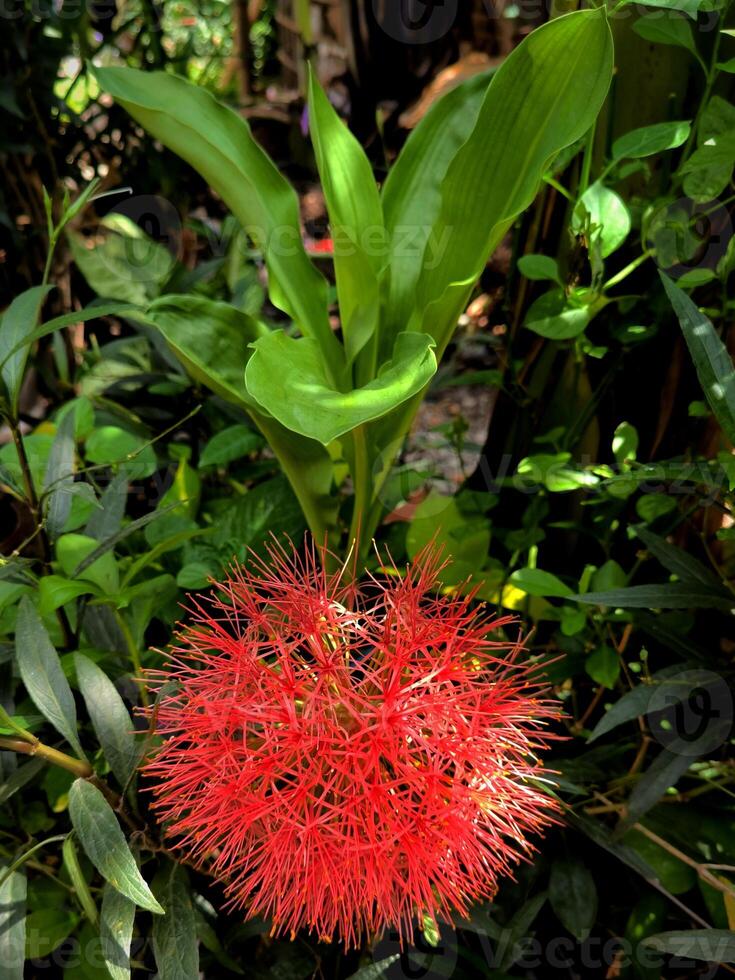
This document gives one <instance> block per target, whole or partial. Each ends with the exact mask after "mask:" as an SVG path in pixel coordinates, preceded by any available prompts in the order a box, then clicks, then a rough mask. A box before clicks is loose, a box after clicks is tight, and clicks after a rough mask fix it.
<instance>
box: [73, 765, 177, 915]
mask: <svg viewBox="0 0 735 980" xmlns="http://www.w3.org/2000/svg"><path fill="white" fill-rule="evenodd" d="M69 815H70V816H71V822H72V825H73V827H74V830H75V831H76V832H77V836H78V837H79V843H80V844H81V845H82V847H83V848H84V850H85V852H86V854H87V857H88V858H89V860H90V861H91V862H92V864H93V865H94V866H95V868H97V870H98V871H99V873H100V874H101V875H102V877H103V878H105V880H106V881H109V883H110V884H111V885H112V886H113V887H114V888H117V890H118V891H119V892H121V893H122V894H123V895H126V896H127V897H128V898H129V899H130V900H131V901H132V902H135V904H136V905H139V906H140V907H141V908H143V909H147V910H148V911H149V912H157V913H158V914H159V915H162V914H163V909H162V908H161V906H160V905H159V904H158V902H157V901H156V899H155V897H154V895H153V892H152V891H151V890H150V888H149V887H148V885H147V884H146V881H145V879H144V878H143V876H142V875H141V873H140V871H139V870H138V865H137V864H136V863H135V858H134V857H133V855H132V853H131V851H130V848H129V847H128V844H127V841H126V840H125V835H124V834H123V832H122V830H121V829H120V824H119V823H118V822H117V817H116V816H115V814H114V813H113V811H112V809H111V807H110V804H109V803H108V802H107V800H106V799H105V798H104V796H103V795H102V793H101V792H100V791H99V790H98V789H97V788H96V787H95V786H93V785H92V784H91V783H89V782H87V781H86V780H85V779H77V780H75V782H73V783H72V786H71V789H70V790H69Z"/></svg>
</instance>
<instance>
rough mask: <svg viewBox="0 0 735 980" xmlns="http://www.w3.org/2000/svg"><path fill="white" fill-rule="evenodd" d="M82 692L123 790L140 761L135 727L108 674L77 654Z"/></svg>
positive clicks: (76, 664) (75, 658)
mask: <svg viewBox="0 0 735 980" xmlns="http://www.w3.org/2000/svg"><path fill="white" fill-rule="evenodd" d="M74 666H75V668H76V672H77V681H78V683H79V690H80V691H81V692H82V697H83V698H84V703H85V704H86V705H87V711H88V712H89V717H90V718H91V720H92V726H93V728H94V730H95V733H96V735H97V738H98V739H99V741H100V745H101V746H102V751H103V752H104V753H105V758H106V759H107V761H108V763H109V765H110V769H112V771H113V773H114V774H115V778H116V779H117V781H118V783H119V784H120V786H122V787H123V788H124V787H126V786H127V785H128V783H129V781H130V780H131V779H132V777H133V775H134V773H135V769H136V767H137V765H138V761H139V759H140V751H139V748H138V744H137V742H136V740H135V735H134V734H133V732H134V726H133V722H132V719H131V718H130V715H129V714H128V710H127V708H126V707H125V704H124V703H123V699H122V698H121V697H120V695H119V694H118V691H117V688H116V687H115V685H114V684H113V683H112V681H111V680H110V678H109V677H108V676H107V674H106V673H105V672H104V671H103V670H101V669H100V668H99V667H98V666H97V664H95V663H93V662H92V661H91V660H90V659H89V657H85V656H84V654H83V653H79V652H77V653H75V654H74Z"/></svg>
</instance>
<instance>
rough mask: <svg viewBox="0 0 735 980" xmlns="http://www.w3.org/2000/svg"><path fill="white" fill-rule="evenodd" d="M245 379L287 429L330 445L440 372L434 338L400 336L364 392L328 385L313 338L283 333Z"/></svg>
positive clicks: (262, 343)
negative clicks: (339, 388) (376, 375)
mask: <svg viewBox="0 0 735 980" xmlns="http://www.w3.org/2000/svg"><path fill="white" fill-rule="evenodd" d="M253 346H254V348H255V353H254V354H253V356H252V358H251V359H250V361H249V362H248V366H247V368H246V371H245V381H246V384H247V387H248V391H249V393H250V395H251V396H252V397H253V398H254V399H255V400H256V401H257V402H259V403H260V404H261V405H262V406H263V408H265V409H266V410H267V411H268V412H270V413H271V414H272V415H274V416H275V417H276V418H277V419H278V421H279V422H281V423H282V424H283V425H284V426H286V428H288V429H292V430H293V431H294V432H299V433H301V434H302V435H305V436H308V437H309V438H311V439H318V440H319V442H321V443H323V444H324V445H325V446H326V445H328V444H329V443H330V442H332V440H334V439H337V438H338V437H339V436H341V435H344V434H345V433H347V432H350V431H352V429H354V428H356V427H357V426H358V425H362V424H363V423H365V422H369V421H371V420H372V419H376V418H380V417H381V416H383V415H386V414H387V413H388V412H389V411H391V410H392V409H394V408H395V407H396V406H397V405H400V404H401V403H402V402H404V401H405V400H406V399H408V398H410V397H411V396H412V395H415V394H416V393H417V392H418V391H420V390H421V389H422V388H423V387H424V386H425V385H426V384H427V383H428V381H429V380H430V379H431V377H432V375H433V374H434V372H435V371H436V358H435V357H434V354H433V351H432V349H431V348H432V346H433V342H432V341H431V338H429V337H428V336H426V335H425V334H418V333H402V334H399V335H398V338H397V340H396V346H395V349H394V352H393V358H392V360H390V361H389V362H388V363H387V364H384V365H383V368H382V370H381V372H380V374H379V375H378V377H377V378H376V379H375V380H374V381H371V382H370V383H369V384H367V385H365V386H364V387H362V388H355V389H353V390H352V391H348V392H342V391H338V390H337V389H336V388H334V387H332V386H331V385H330V384H329V380H328V378H327V377H326V375H325V372H324V367H323V363H322V361H321V358H320V356H319V350H318V349H317V347H316V345H315V344H314V342H313V341H312V340H311V339H309V338H302V339H300V340H296V339H294V338H293V337H289V336H287V335H286V334H285V333H283V331H278V332H277V333H272V334H270V335H269V336H268V337H264V338H263V339H262V340H259V341H257V342H256V343H255V344H254V345H253Z"/></svg>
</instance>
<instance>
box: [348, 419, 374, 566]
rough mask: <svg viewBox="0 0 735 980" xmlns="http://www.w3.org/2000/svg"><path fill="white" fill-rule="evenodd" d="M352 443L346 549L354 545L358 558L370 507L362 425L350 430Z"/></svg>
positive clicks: (365, 444)
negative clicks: (352, 490)
mask: <svg viewBox="0 0 735 980" xmlns="http://www.w3.org/2000/svg"><path fill="white" fill-rule="evenodd" d="M352 441H353V450H354V454H355V462H354V468H353V473H352V480H353V483H354V487H355V497H354V501H353V507H352V523H351V525H350V540H349V542H348V548H349V547H351V546H352V545H354V547H355V554H356V556H359V555H360V554H361V552H362V548H361V537H362V535H363V534H364V533H365V528H366V524H367V522H368V508H369V506H370V465H369V461H368V448H367V440H366V438H365V427H364V426H363V425H358V426H357V428H355V429H353V430H352ZM368 540H369V537H368Z"/></svg>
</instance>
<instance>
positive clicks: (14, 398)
mask: <svg viewBox="0 0 735 980" xmlns="http://www.w3.org/2000/svg"><path fill="white" fill-rule="evenodd" d="M53 288H54V287H53V286H32V287H31V288H30V289H26V290H25V292H23V293H20V294H19V295H18V296H16V297H15V299H14V300H13V302H12V303H11V304H10V306H9V307H8V308H7V310H5V312H4V313H3V315H2V319H0V363H2V369H1V370H0V377H1V378H2V382H3V387H4V388H5V393H6V398H7V402H8V408H9V410H10V411H11V413H12V414H13V415H16V414H17V409H18V395H19V394H20V386H21V384H22V383H23V373H24V371H25V366H26V360H27V359H28V351H29V349H30V343H31V342H30V339H29V338H30V335H31V333H32V332H33V330H34V329H35V327H36V323H37V322H38V317H39V315H40V313H41V306H42V305H43V301H44V299H45V298H46V296H47V295H48V293H49V292H50V291H51V290H52V289H53Z"/></svg>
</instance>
